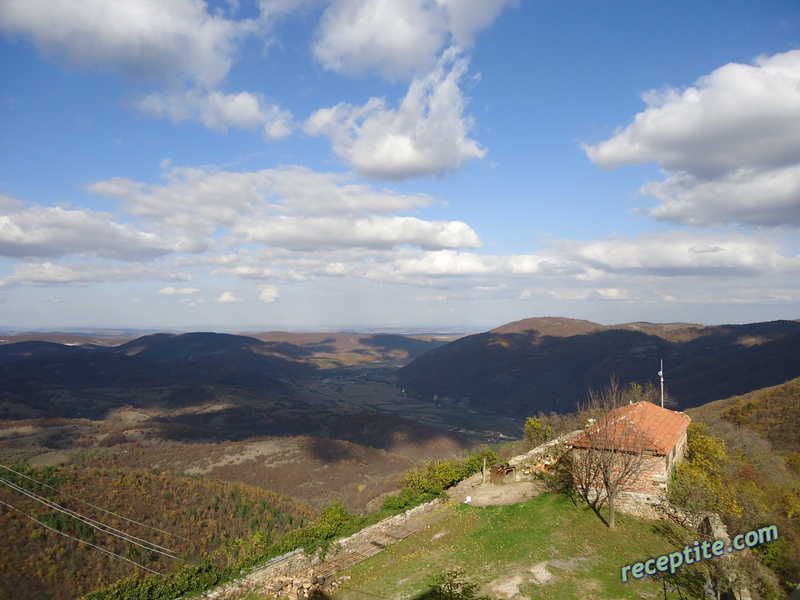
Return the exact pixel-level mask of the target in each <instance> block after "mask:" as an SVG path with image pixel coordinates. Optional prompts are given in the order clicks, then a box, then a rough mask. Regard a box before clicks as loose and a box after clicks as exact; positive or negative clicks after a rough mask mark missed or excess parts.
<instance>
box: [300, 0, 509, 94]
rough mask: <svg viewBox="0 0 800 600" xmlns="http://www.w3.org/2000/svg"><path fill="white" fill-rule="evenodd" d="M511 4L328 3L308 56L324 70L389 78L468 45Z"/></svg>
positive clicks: (481, 0)
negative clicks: (449, 48)
mask: <svg viewBox="0 0 800 600" xmlns="http://www.w3.org/2000/svg"><path fill="white" fill-rule="evenodd" d="M515 3H516V2H515V0H439V1H437V2H429V1H427V0H333V2H331V4H330V6H329V7H328V8H327V9H326V10H325V12H324V14H323V16H322V19H321V21H320V25H319V30H318V32H317V41H316V43H315V44H314V55H315V56H316V57H317V59H318V60H319V61H320V62H321V63H322V64H323V66H325V68H327V69H330V70H333V71H337V72H340V73H346V74H349V75H361V74H364V73H369V72H376V73H379V74H380V75H382V76H383V77H387V78H389V79H403V78H407V77H410V76H411V75H413V74H414V73H416V72H418V71H420V70H426V69H428V68H430V66H431V65H432V64H433V61H434V57H435V56H436V55H438V54H439V52H440V51H441V49H442V48H443V47H444V46H446V45H449V44H452V43H456V44H460V45H471V44H472V42H473V38H474V36H475V34H476V33H477V32H478V31H480V30H481V29H483V28H485V27H486V26H488V25H490V24H491V23H492V22H493V21H494V20H495V19H496V18H497V16H498V15H499V14H500V13H501V12H502V10H503V9H504V8H505V7H507V6H509V5H513V4H515Z"/></svg>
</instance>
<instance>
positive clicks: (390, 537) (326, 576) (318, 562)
mask: <svg viewBox="0 0 800 600" xmlns="http://www.w3.org/2000/svg"><path fill="white" fill-rule="evenodd" d="M443 508H444V503H443V502H442V500H439V499H437V500H433V501H432V502H427V503H425V504H421V505H419V506H416V507H414V508H412V509H409V510H407V511H406V512H404V513H402V514H399V515H394V516H392V517H387V518H386V519H383V520H382V521H380V522H378V523H376V524H374V525H370V526H369V527H365V528H364V529H362V530H361V531H359V532H357V533H354V534H353V535H351V536H349V537H346V538H342V539H340V540H337V541H335V542H334V543H333V544H331V546H330V548H329V549H328V552H327V553H326V554H325V556H322V554H321V552H317V553H316V554H313V555H309V554H308V553H306V552H304V551H303V550H295V551H294V552H290V553H288V554H285V555H283V556H280V557H278V558H276V559H273V560H271V561H270V562H268V563H266V564H265V565H262V566H261V567H258V569H257V570H256V571H253V572H252V573H250V574H249V575H247V576H245V577H243V578H241V579H239V580H236V581H234V582H232V583H229V584H226V585H225V586H222V587H219V588H217V589H215V590H212V591H210V592H206V593H205V594H204V595H203V596H202V597H203V598H209V599H215V600H223V599H225V598H230V597H232V596H234V595H236V594H238V593H240V592H243V591H248V590H260V591H261V592H262V593H263V594H264V595H265V596H266V597H273V598H278V597H280V598H284V597H285V598H289V599H290V600H296V599H300V598H309V597H311V596H312V595H313V594H314V593H315V592H330V591H332V590H334V589H336V587H338V586H339V585H341V583H342V581H343V580H345V579H346V578H337V577H335V574H336V573H338V572H339V571H343V570H344V569H346V568H348V567H350V566H352V565H354V564H356V563H359V562H361V561H362V560H364V559H365V558H369V557H370V556H374V555H375V554H377V553H378V552H380V551H381V550H383V549H384V548H386V547H387V546H389V545H391V544H394V543H395V542H397V541H399V540H402V539H403V538H406V537H408V536H409V535H411V534H413V533H416V532H418V531H421V530H423V529H424V528H425V527H427V526H428V525H430V524H431V523H434V522H436V520H438V518H439V516H443Z"/></svg>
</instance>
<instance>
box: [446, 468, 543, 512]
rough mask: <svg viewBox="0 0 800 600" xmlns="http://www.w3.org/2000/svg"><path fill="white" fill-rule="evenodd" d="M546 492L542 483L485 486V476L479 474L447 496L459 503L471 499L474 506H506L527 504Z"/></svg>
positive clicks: (529, 482) (487, 484) (522, 482)
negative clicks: (526, 502) (520, 503)
mask: <svg viewBox="0 0 800 600" xmlns="http://www.w3.org/2000/svg"><path fill="white" fill-rule="evenodd" d="M487 481H488V477H487ZM545 491H547V486H546V485H545V484H544V483H542V482H541V481H515V482H513V483H504V484H492V483H485V484H484V483H483V476H482V475H481V474H480V473H477V474H475V475H473V476H472V477H470V478H468V479H465V480H464V481H462V482H461V483H459V484H458V485H456V486H454V487H452V488H450V489H449V490H447V495H448V497H449V498H450V499H451V500H452V501H454V502H459V503H461V502H466V501H467V498H469V503H470V504H472V505H473V506H505V505H507V504H517V503H518V502H525V501H527V500H530V499H531V498H535V497H536V496H538V495H539V494H541V493H543V492H545Z"/></svg>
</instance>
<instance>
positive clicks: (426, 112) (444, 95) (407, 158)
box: [305, 46, 486, 180]
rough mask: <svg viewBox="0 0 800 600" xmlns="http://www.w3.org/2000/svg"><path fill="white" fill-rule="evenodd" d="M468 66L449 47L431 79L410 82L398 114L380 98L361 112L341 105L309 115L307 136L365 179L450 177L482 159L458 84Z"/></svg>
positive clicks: (425, 77)
mask: <svg viewBox="0 0 800 600" xmlns="http://www.w3.org/2000/svg"><path fill="white" fill-rule="evenodd" d="M468 64H469V63H468V60H467V59H466V58H465V57H464V56H463V55H462V53H461V50H460V49H459V48H458V47H455V46H454V47H451V48H449V49H448V50H447V51H446V52H445V53H444V54H443V56H442V57H441V59H440V60H439V61H438V63H437V64H436V66H435V68H434V69H433V70H432V71H431V72H430V73H428V74H427V75H425V76H422V77H416V78H414V80H413V81H412V82H411V85H410V86H409V89H408V93H407V94H406V96H405V98H403V100H402V102H401V103H400V106H399V107H398V108H397V109H392V108H389V107H388V106H387V104H386V101H385V100H384V99H383V98H371V99H370V100H369V101H368V102H367V103H366V104H364V105H363V106H353V105H351V104H347V103H344V102H341V103H339V104H337V105H336V106H334V107H332V108H324V109H320V110H318V111H316V112H315V113H314V114H312V115H311V117H309V119H308V120H307V121H306V124H305V131H306V133H308V134H309V135H312V136H319V135H324V136H326V137H327V138H328V139H330V141H331V144H332V146H333V151H334V153H335V154H336V156H337V157H338V158H339V159H340V160H342V162H344V163H345V164H347V165H348V166H349V167H350V168H352V169H353V170H355V171H356V172H357V173H359V174H362V175H365V176H368V177H374V178H377V179H389V180H401V179H405V178H408V177H413V176H420V175H430V174H437V173H445V172H448V171H453V170H455V169H457V168H459V167H460V166H461V165H462V164H463V163H464V162H466V161H467V160H469V159H471V158H482V157H484V156H485V155H486V150H485V149H484V148H482V147H481V146H480V144H478V143H477V142H476V141H475V140H473V139H470V138H469V134H470V131H471V130H472V128H473V119H472V118H471V117H469V116H466V115H464V109H465V108H466V99H465V98H464V95H463V94H462V92H461V89H460V87H459V83H460V80H461V78H462V77H463V76H464V74H465V73H466V71H467V67H468Z"/></svg>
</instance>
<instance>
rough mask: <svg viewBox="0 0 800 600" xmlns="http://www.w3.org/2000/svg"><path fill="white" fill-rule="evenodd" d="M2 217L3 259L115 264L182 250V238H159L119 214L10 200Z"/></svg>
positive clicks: (5, 200)
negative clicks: (70, 259) (97, 260)
mask: <svg viewBox="0 0 800 600" xmlns="http://www.w3.org/2000/svg"><path fill="white" fill-rule="evenodd" d="M3 204H4V205H5V207H6V210H7V213H6V214H4V215H0V256H8V257H13V258H25V257H55V256H67V255H72V256H75V255H86V256H95V257H99V258H110V259H115V260H126V261H136V260H146V259H151V258H155V257H159V256H165V255H167V254H170V253H172V252H174V251H175V250H176V249H177V248H178V247H180V246H181V244H182V240H181V239H180V238H179V237H173V236H159V235H157V234H155V233H153V232H148V231H144V230H141V229H137V228H136V227H135V226H134V225H132V224H130V223H125V224H121V223H116V222H114V220H113V215H111V214H109V213H105V212H95V211H91V210H87V209H73V210H69V209H65V208H60V207H47V206H29V207H26V206H25V205H23V204H22V203H21V202H18V201H15V200H14V199H13V198H10V197H8V196H6V197H5V199H4V200H3Z"/></svg>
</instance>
